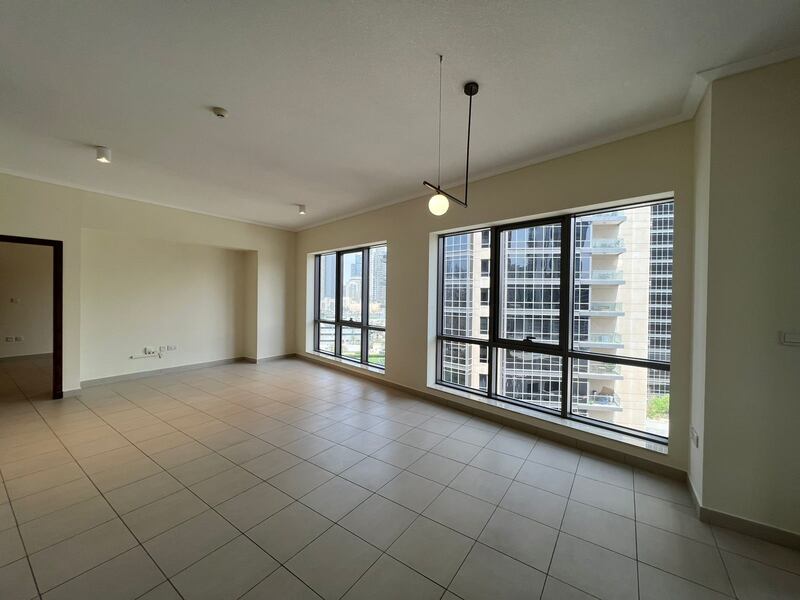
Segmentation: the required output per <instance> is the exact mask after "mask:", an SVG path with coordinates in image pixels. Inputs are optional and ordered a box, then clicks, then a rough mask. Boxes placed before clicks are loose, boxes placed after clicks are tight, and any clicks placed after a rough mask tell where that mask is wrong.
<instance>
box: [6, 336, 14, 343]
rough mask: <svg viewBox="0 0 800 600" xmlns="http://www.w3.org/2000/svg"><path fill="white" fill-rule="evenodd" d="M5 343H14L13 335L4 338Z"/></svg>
mask: <svg viewBox="0 0 800 600" xmlns="http://www.w3.org/2000/svg"><path fill="white" fill-rule="evenodd" d="M6 341H7V342H13V341H14V336H13V335H7V336H6Z"/></svg>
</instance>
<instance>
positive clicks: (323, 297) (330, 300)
mask: <svg viewBox="0 0 800 600" xmlns="http://www.w3.org/2000/svg"><path fill="white" fill-rule="evenodd" d="M319 318H320V319H324V320H326V321H333V320H334V319H335V318H336V255H335V254H323V255H322V256H320V257H319Z"/></svg>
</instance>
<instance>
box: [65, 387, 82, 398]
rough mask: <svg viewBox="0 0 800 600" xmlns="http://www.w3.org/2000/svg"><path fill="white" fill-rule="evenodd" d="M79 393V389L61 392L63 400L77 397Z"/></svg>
mask: <svg viewBox="0 0 800 600" xmlns="http://www.w3.org/2000/svg"><path fill="white" fill-rule="evenodd" d="M80 393H81V388H75V389H73V390H64V391H63V392H61V394H62V396H63V397H64V398H73V397H75V396H79V395H80Z"/></svg>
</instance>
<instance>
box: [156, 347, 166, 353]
mask: <svg viewBox="0 0 800 600" xmlns="http://www.w3.org/2000/svg"><path fill="white" fill-rule="evenodd" d="M158 351H159V352H166V351H167V347H166V346H159V347H158Z"/></svg>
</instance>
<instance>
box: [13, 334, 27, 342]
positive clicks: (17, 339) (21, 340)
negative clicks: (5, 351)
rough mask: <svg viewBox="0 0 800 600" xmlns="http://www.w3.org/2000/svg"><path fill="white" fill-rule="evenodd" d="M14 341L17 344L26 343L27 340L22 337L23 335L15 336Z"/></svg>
mask: <svg viewBox="0 0 800 600" xmlns="http://www.w3.org/2000/svg"><path fill="white" fill-rule="evenodd" d="M14 341H15V342H24V341H25V338H24V337H22V336H21V335H18V336H15V337H14Z"/></svg>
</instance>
